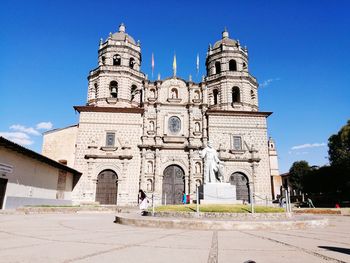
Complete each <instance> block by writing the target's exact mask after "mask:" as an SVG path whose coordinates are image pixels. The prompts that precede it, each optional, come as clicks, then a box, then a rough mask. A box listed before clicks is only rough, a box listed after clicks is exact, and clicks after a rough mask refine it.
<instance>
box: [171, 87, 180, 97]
mask: <svg viewBox="0 0 350 263" xmlns="http://www.w3.org/2000/svg"><path fill="white" fill-rule="evenodd" d="M178 96H179V94H178V92H177V89H175V88H173V89H171V92H170V97H171V98H172V99H177V98H178Z"/></svg>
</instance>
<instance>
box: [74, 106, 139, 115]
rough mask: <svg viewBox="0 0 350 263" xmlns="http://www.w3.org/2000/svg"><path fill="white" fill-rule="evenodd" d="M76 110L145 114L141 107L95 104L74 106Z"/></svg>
mask: <svg viewBox="0 0 350 263" xmlns="http://www.w3.org/2000/svg"><path fill="white" fill-rule="evenodd" d="M73 108H74V109H75V110H76V111H78V112H79V113H80V112H119V113H138V114H143V113H144V111H145V110H144V109H141V108H115V107H95V106H74V107H73Z"/></svg>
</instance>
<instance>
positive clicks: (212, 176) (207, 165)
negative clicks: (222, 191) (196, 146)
mask: <svg viewBox="0 0 350 263" xmlns="http://www.w3.org/2000/svg"><path fill="white" fill-rule="evenodd" d="M201 157H202V158H203V160H204V182H205V183H218V182H219V183H220V182H223V181H224V176H223V172H222V169H221V167H220V164H223V162H222V161H220V160H219V157H218V154H217V152H216V150H215V149H214V148H213V147H212V144H211V142H208V144H207V147H205V148H204V149H203V151H202V152H201Z"/></svg>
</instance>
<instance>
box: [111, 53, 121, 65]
mask: <svg viewBox="0 0 350 263" xmlns="http://www.w3.org/2000/svg"><path fill="white" fill-rule="evenodd" d="M121 63H122V58H121V57H120V55H118V54H116V55H114V56H113V66H120V65H121Z"/></svg>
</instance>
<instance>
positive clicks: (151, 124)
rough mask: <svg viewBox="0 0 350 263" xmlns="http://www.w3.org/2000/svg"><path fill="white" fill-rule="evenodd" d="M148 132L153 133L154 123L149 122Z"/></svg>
mask: <svg viewBox="0 0 350 263" xmlns="http://www.w3.org/2000/svg"><path fill="white" fill-rule="evenodd" d="M149 130H150V131H154V121H150V122H149Z"/></svg>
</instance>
